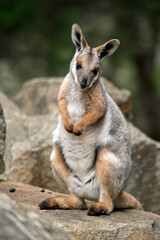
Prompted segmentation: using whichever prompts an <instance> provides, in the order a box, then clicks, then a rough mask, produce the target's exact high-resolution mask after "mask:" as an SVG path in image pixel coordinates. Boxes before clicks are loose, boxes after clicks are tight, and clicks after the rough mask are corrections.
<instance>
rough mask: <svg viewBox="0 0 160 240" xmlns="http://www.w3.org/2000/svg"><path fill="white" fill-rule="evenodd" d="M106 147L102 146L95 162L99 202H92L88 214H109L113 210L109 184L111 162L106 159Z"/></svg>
mask: <svg viewBox="0 0 160 240" xmlns="http://www.w3.org/2000/svg"><path fill="white" fill-rule="evenodd" d="M107 155H108V152H107V149H106V148H102V149H101V150H100V152H99V154H98V158H97V163H96V177H97V180H98V182H99V185H100V196H99V202H95V203H92V204H91V206H90V208H89V210H88V215H93V216H98V215H104V214H105V215H109V214H111V212H112V211H113V207H114V206H113V201H112V189H111V185H110V181H109V179H110V169H111V163H110V161H107Z"/></svg>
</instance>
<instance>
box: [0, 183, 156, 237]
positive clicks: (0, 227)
mask: <svg viewBox="0 0 160 240" xmlns="http://www.w3.org/2000/svg"><path fill="white" fill-rule="evenodd" d="M11 186H12V187H14V188H16V191H15V192H14V193H10V192H9V191H8V189H9V188H10V187H11ZM40 190H41V189H40V188H37V187H33V186H28V185H24V184H19V183H18V184H17V183H13V182H2V184H1V185H0V192H3V193H6V194H7V195H9V196H10V198H11V199H13V200H16V202H17V203H16V202H11V201H9V200H8V199H6V197H4V196H2V195H0V234H3V235H5V234H11V233H12V231H13V232H15V230H16V231H17V232H18V234H17V238H11V239H16V240H19V239H51V238H50V236H52V237H53V238H52V239H69V238H67V236H66V235H64V233H62V232H60V231H59V230H58V229H57V228H56V227H60V228H61V229H63V230H64V231H65V232H67V233H68V234H69V235H70V236H72V237H73V239H75V240H84V239H87V240H93V239H95V240H106V239H110V240H117V239H123V240H128V239H130V240H137V239H138V240H143V239H145V240H151V239H152V240H154V239H155V240H158V239H160V216H158V215H156V214H153V213H149V212H145V211H137V210H123V211H122V210H121V211H115V212H113V213H112V214H111V215H110V216H100V217H93V216H87V214H86V213H87V211H86V210H65V211H64V210H49V211H41V210H39V209H38V207H37V204H38V203H39V202H40V201H41V200H43V199H44V198H46V197H48V196H57V193H54V192H49V193H50V194H49V193H48V191H47V190H46V191H45V192H44V193H42V192H40ZM22 204H23V206H22ZM24 204H25V206H26V207H27V208H26V207H25V209H24ZM88 204H89V203H88ZM27 209H29V210H27ZM31 210H32V211H31ZM37 214H38V216H39V217H37ZM1 216H2V217H1ZM4 219H5V221H7V224H6V222H5V221H4ZM42 219H43V220H42ZM46 219H47V222H46ZM15 220H16V221H15ZM53 223H54V225H55V226H56V227H54V226H53ZM9 230H10V231H9ZM19 234H21V235H19ZM27 234H28V235H27ZM46 234H48V235H46ZM60 234H63V235H61V236H63V237H61V238H58V237H59V236H60ZM26 235H27V237H28V238H18V236H26ZM5 236H6V235H5ZM30 236H34V238H33V237H32V238H29V237H30ZM43 236H45V238H44V237H43ZM46 236H47V237H46ZM54 237H55V238H54ZM56 237H57V238H56ZM4 239H10V238H4Z"/></svg>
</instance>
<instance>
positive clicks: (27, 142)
mask: <svg viewBox="0 0 160 240" xmlns="http://www.w3.org/2000/svg"><path fill="white" fill-rule="evenodd" d="M0 99H1V101H2V103H3V107H4V115H5V119H6V125H7V134H6V152H5V156H4V160H5V165H6V171H5V173H4V174H3V175H2V176H1V178H7V179H14V180H15V181H20V182H23V183H29V184H33V185H37V186H41V187H48V188H51V189H54V190H56V189H57V188H58V185H57V184H56V183H55V181H54V180H53V177H52V172H51V168H50V163H49V155H50V153H51V148H52V142H51V138H52V131H53V129H54V128H55V126H56V122H57V120H56V119H57V113H52V114H50V115H44V116H36V117H32V116H30V117H27V116H26V115H25V114H23V113H22V112H21V111H20V109H19V108H18V107H17V106H16V105H15V104H14V103H13V102H12V101H10V100H9V99H8V98H7V96H6V95H5V94H4V93H2V92H0ZM55 115H56V116H55Z"/></svg>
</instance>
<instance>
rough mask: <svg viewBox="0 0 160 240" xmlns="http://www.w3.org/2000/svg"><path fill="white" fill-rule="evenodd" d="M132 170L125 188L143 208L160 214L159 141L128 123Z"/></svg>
mask: <svg viewBox="0 0 160 240" xmlns="http://www.w3.org/2000/svg"><path fill="white" fill-rule="evenodd" d="M129 127H130V132H131V143H132V159H133V168H132V169H133V170H132V174H131V178H130V180H129V185H128V187H127V190H128V191H129V192H130V193H132V194H133V195H134V196H136V197H137V198H138V199H139V200H140V201H141V203H142V204H143V207H144V209H146V210H147V211H152V212H155V213H158V214H160V142H156V141H154V140H152V139H151V138H149V137H148V136H146V135H145V134H144V133H142V132H141V131H140V130H139V129H138V128H136V127H135V126H133V124H131V123H130V124H129Z"/></svg>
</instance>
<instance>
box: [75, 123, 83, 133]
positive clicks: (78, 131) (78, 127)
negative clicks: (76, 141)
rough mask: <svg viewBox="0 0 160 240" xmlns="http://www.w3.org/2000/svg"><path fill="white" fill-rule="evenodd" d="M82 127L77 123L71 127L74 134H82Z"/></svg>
mask: <svg viewBox="0 0 160 240" xmlns="http://www.w3.org/2000/svg"><path fill="white" fill-rule="evenodd" d="M82 131H83V128H82V126H81V125H80V124H79V123H76V124H75V125H74V127H73V133H74V135H76V136H80V135H82Z"/></svg>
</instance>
